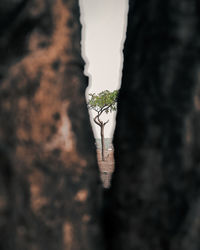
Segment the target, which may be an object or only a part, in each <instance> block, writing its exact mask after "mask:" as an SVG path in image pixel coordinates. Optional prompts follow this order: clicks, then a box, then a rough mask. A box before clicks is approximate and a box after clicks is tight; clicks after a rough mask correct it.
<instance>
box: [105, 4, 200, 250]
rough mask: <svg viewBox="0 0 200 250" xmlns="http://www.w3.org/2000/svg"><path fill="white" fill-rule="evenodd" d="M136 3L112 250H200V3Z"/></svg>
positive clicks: (112, 208) (109, 225)
mask: <svg viewBox="0 0 200 250" xmlns="http://www.w3.org/2000/svg"><path fill="white" fill-rule="evenodd" d="M129 3H130V10H129V16H128V29H127V37H126V42H125V48H124V68H123V77H122V87H121V90H120V94H119V102H118V115H117V123H116V124H117V125H116V131H115V135H114V147H115V162H116V171H115V173H114V177H113V181H112V186H111V190H110V191H109V192H107V197H106V201H107V203H106V210H105V211H106V217H105V221H106V227H105V230H106V231H107V232H106V237H107V243H108V249H115V250H122V249H123V250H124V249H126V250H133V249H134V250H136V249H138V250H139V249H140V250H188V249H190V250H198V249H200V240H199V233H200V223H199V216H200V212H199V211H200V210H199V197H200V174H199V163H200V157H199V150H200V143H199V141H200V134H199V125H200V122H199V121H200V108H199V107H200V105H199V103H200V98H199V96H200V95H199V89H200V80H199V76H198V74H199V52H200V47H199V46H200V35H199V34H200V33H199V28H200V26H199V25H200V16H199V11H200V9H199V5H200V4H199V1H197V0H190V1H187V0H168V1H160V0H136V1H133V0H130V2H129Z"/></svg>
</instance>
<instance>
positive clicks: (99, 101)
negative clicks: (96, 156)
mask: <svg viewBox="0 0 200 250" xmlns="http://www.w3.org/2000/svg"><path fill="white" fill-rule="evenodd" d="M89 96H90V98H89V100H88V108H89V109H93V110H94V111H96V113H97V115H96V116H95V117H94V118H93V120H94V122H95V123H96V124H97V125H98V126H99V127H100V135H101V156H102V161H105V156H104V148H105V145H104V127H105V125H106V124H107V123H108V122H109V120H107V121H105V122H104V121H102V118H101V119H100V117H101V116H102V114H103V113H106V114H108V113H111V112H113V111H116V109H117V96H118V90H114V91H113V92H110V91H108V90H105V91H102V92H101V93H99V94H95V93H94V94H89Z"/></svg>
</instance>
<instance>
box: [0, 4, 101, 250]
mask: <svg viewBox="0 0 200 250" xmlns="http://www.w3.org/2000/svg"><path fill="white" fill-rule="evenodd" d="M1 13H4V14H2V15H0V16H1V20H0V21H1V24H2V23H3V24H4V25H2V26H0V34H1V35H0V55H1V60H0V141H1V144H0V156H1V157H0V165H1V172H0V178H1V180H2V181H1V183H0V185H1V191H0V221H1V224H0V246H1V249H5V250H9V249H11V250H15V249H16V250H18V249H29V250H44V249H48V250H59V249H60V250H61V249H65V250H68V249H76V250H78V249H81V250H82V249H87V250H89V249H91V250H93V249H101V245H102V242H101V233H100V229H99V224H98V220H99V209H100V200H101V193H100V180H99V176H98V168H97V161H96V156H95V155H96V152H95V146H94V139H93V137H92V131H91V128H90V126H89V118H88V111H87V107H86V103H85V88H86V87H87V84H88V79H87V78H86V77H85V76H84V75H83V68H84V62H83V60H82V58H81V56H80V54H81V52H80V34H81V26H80V22H79V7H78V1H74V0H65V1H62V0H54V1H52V0H31V1H25V0H21V1H20V0H18V1H17V0H15V1H14V0H12V1H11V0H10V1H7V0H6V1H1V3H0V14H1Z"/></svg>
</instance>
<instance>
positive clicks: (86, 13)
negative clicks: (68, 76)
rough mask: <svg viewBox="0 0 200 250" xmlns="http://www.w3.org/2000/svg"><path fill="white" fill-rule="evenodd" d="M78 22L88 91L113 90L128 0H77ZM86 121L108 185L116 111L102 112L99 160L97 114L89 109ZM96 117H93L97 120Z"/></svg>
mask: <svg viewBox="0 0 200 250" xmlns="http://www.w3.org/2000/svg"><path fill="white" fill-rule="evenodd" d="M79 5H80V12H81V23H82V42H81V45H82V56H83V58H84V60H85V62H86V66H85V72H84V73H85V74H86V75H88V76H89V87H88V88H87V91H86V101H87V102H89V100H90V99H91V96H89V94H95V95H98V94H99V93H101V92H103V91H105V90H108V91H110V92H113V91H115V90H118V89H119V88H120V84H121V75H122V65H123V46H124V41H125V35H126V26H127V15H128V0H117V1H116V0H109V1H108V0H101V1H94V0H79ZM89 113H90V121H91V125H92V128H93V133H94V137H95V139H96V147H97V158H98V163H99V168H100V174H101V179H102V183H103V186H104V188H109V187H110V179H111V176H112V173H113V171H114V154H113V153H114V149H113V145H112V139H113V133H114V129H115V117H116V111H112V112H110V113H108V114H106V113H105V112H104V114H102V115H101V117H100V121H102V122H103V123H105V122H106V121H107V120H109V122H108V123H107V124H106V125H105V128H104V138H105V140H104V145H105V150H104V155H105V156H104V160H102V150H101V139H100V138H101V136H100V126H98V125H97V124H95V122H94V117H95V116H96V115H97V114H98V113H97V112H96V111H95V110H94V109H92V108H90V109H89ZM98 121H99V120H98V119H97V122H98Z"/></svg>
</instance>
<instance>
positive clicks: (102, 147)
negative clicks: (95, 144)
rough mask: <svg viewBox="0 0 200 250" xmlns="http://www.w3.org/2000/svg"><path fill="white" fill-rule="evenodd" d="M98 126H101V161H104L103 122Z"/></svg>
mask: <svg viewBox="0 0 200 250" xmlns="http://www.w3.org/2000/svg"><path fill="white" fill-rule="evenodd" d="M100 128H101V157H102V161H105V155H104V154H105V142H104V124H102V125H101V126H100Z"/></svg>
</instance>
